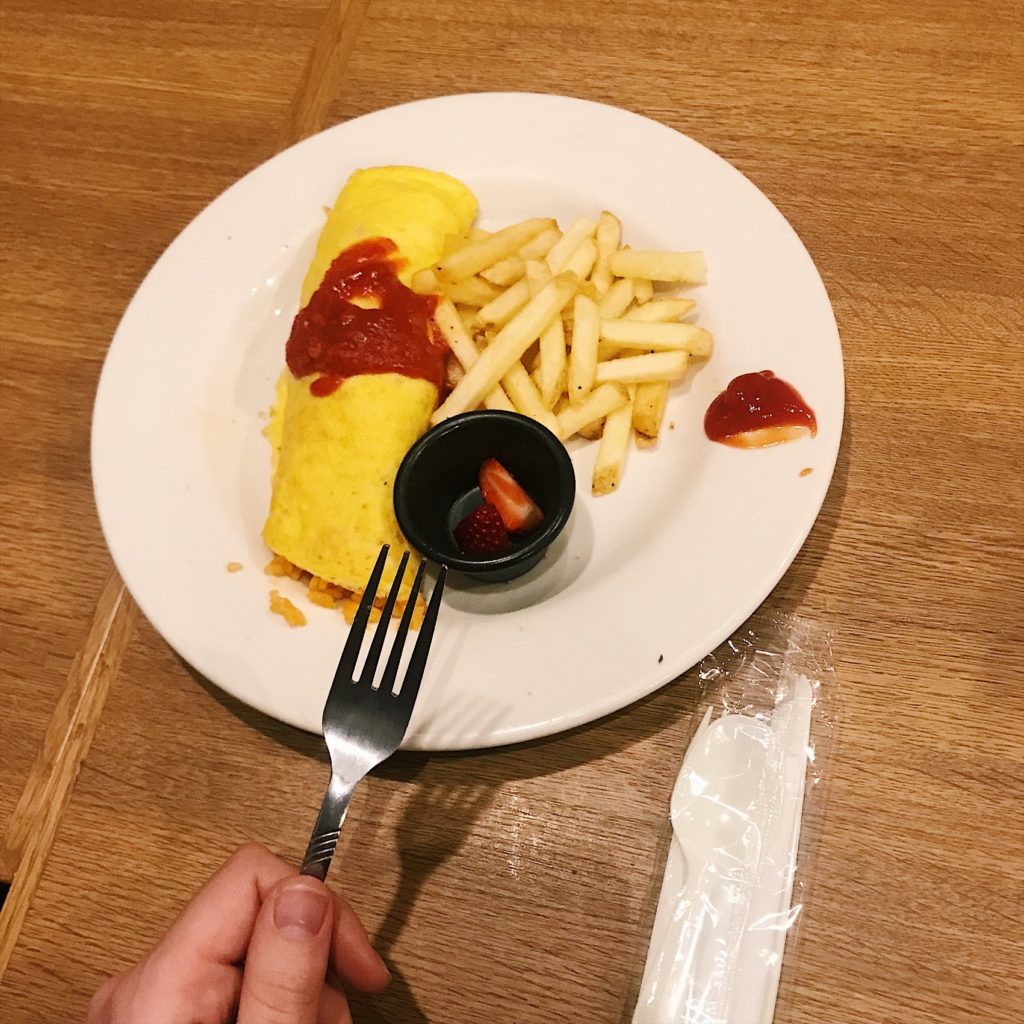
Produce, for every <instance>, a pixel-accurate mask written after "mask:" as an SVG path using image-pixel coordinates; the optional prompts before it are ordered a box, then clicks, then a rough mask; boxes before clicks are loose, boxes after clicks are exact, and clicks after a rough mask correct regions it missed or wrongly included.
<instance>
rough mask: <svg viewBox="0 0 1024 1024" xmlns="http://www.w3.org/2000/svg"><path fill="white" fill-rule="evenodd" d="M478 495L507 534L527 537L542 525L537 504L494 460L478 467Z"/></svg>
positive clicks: (541, 517) (542, 518) (541, 513)
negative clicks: (495, 514)
mask: <svg viewBox="0 0 1024 1024" xmlns="http://www.w3.org/2000/svg"><path fill="white" fill-rule="evenodd" d="M480 493H481V494H482V495H483V496H484V501H488V502H490V503H491V504H492V505H493V506H494V507H495V508H496V509H497V510H498V512H499V514H500V515H501V521H502V522H503V523H504V524H505V529H506V530H508V532H509V533H529V532H530V531H531V530H536V529H537V527H538V526H540V524H541V523H542V522H543V521H544V513H543V512H541V510H540V507H539V506H538V505H537V503H536V502H535V501H534V500H533V498H531V497H530V496H529V495H528V494H527V493H526V491H524V490H523V489H522V487H520V486H519V484H518V483H517V482H516V479H515V477H514V476H513V475H512V474H511V473H510V472H509V471H508V470H507V469H506V468H505V467H504V466H503V465H502V464H501V463H500V462H499V461H498V460H497V459H488V460H487V461H486V462H485V463H484V464H483V465H482V466H481V467H480Z"/></svg>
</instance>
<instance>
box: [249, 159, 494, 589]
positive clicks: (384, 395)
mask: <svg viewBox="0 0 1024 1024" xmlns="http://www.w3.org/2000/svg"><path fill="white" fill-rule="evenodd" d="M476 211H477V201H476V197H475V196H474V195H473V193H472V192H471V191H470V190H469V189H468V188H467V187H466V186H465V185H463V184H462V183H461V182H459V181H456V180H455V179H454V178H451V177H449V176H448V175H446V174H442V173H439V172H436V171H429V170H423V169H421V168H417V167H375V168H370V169H367V170H361V171H357V172H356V173H355V174H353V175H352V177H351V178H350V179H349V180H348V182H347V183H346V185H345V187H344V188H343V189H342V191H341V193H340V195H339V196H338V199H337V201H336V202H335V204H334V207H333V209H332V210H331V212H330V214H329V215H328V217H327V223H326V224H325V225H324V227H323V230H322V231H321V234H320V238H319V240H318V242H317V247H316V253H315V255H314V257H313V261H312V263H311V264H310V267H309V270H308V272H307V274H306V278H305V281H304V282H303V287H302V297H301V308H300V313H299V315H298V316H297V318H296V321H297V322H298V321H299V319H300V318H302V317H303V316H304V317H305V321H304V329H306V330H307V333H308V331H309V330H311V329H312V330H315V329H316V328H317V325H320V327H321V329H322V330H323V331H324V332H325V335H326V334H329V333H330V332H331V331H332V330H333V331H335V332H338V331H341V330H344V325H343V324H341V325H340V321H335V322H332V321H331V316H332V315H333V313H332V312H331V311H335V310H339V309H340V310H341V311H342V315H343V316H351V317H352V318H353V323H354V324H355V325H356V326H354V327H353V328H352V329H353V330H356V329H357V328H358V327H359V326H360V323H361V322H360V321H359V320H358V316H359V315H360V314H359V310H353V308H352V306H358V307H360V308H361V309H368V310H372V309H373V308H374V305H375V303H376V302H377V300H375V299H372V298H371V299H365V298H363V297H361V296H360V294H359V288H360V287H362V286H361V284H360V280H361V278H360V275H359V273H357V272H353V274H352V275H351V277H350V278H349V279H347V280H346V281H345V282H343V285H344V286H345V287H349V288H350V289H352V290H354V292H355V294H354V295H353V296H349V298H345V299H333V300H332V301H334V305H330V304H329V303H327V301H326V300H328V299H332V297H331V296H329V295H327V296H325V295H324V294H323V293H324V292H325V291H326V289H327V287H328V285H330V287H332V288H333V287H335V285H334V283H333V278H332V279H331V281H330V282H328V281H326V280H325V276H326V275H328V274H329V273H332V267H337V266H339V265H340V262H341V261H339V257H340V256H341V255H342V254H343V253H344V254H346V258H347V257H349V256H351V254H353V253H357V252H360V251H362V249H363V248H365V247H366V246H367V245H369V243H370V240H380V239H383V240H390V243H393V246H392V247H393V249H394V261H395V262H394V267H395V271H394V276H395V277H396V278H397V280H399V281H401V282H402V283H403V284H402V285H398V284H397V282H396V284H395V287H396V288H398V289H403V286H404V285H405V284H408V282H409V281H410V279H411V277H412V275H413V274H414V273H415V272H416V271H418V270H421V269H424V268H426V267H429V266H432V265H433V264H435V263H437V262H438V260H440V258H441V257H442V255H443V254H444V244H445V240H446V238H447V237H448V236H449V235H455V236H462V235H465V233H466V232H467V231H468V229H469V226H470V225H471V223H472V222H473V218H474V217H475V216H476ZM336 261H338V263H336ZM363 276H366V275H365V274H364V275H363ZM322 284H323V285H324V287H323V288H321V285H322ZM339 287H340V286H339ZM336 290H337V289H336ZM346 294H347V293H346ZM410 294H411V293H410ZM324 310H327V312H326V313H325V312H324ZM317 318H319V319H317ZM364 320H365V321H366V323H365V324H362V327H363V328H364V333H365V334H366V336H367V337H368V338H369V339H370V340H369V341H367V345H368V346H369V345H370V344H371V343H372V331H373V330H374V329H375V326H374V325H375V323H376V321H375V320H373V319H372V318H371V317H370V316H369V315H367V317H364ZM310 324H312V328H311V327H310V326H309V325H310ZM296 331H297V328H296V327H295V326H294V325H293V338H294V337H295V335H296ZM361 337H362V336H361V335H359V336H357V341H356V343H353V342H352V341H351V339H349V351H350V354H351V353H352V352H354V353H355V357H354V358H356V360H357V362H358V351H359V350H358V347H357V344H358V341H359V338H361ZM292 344H293V341H292V339H290V340H289V350H288V352H289V356H288V365H289V367H291V366H292V365H293V363H296V362H297V361H296V360H294V359H293V358H292V351H293V350H292V348H291V346H292ZM354 344H355V345H356V347H353V345H354ZM310 351H313V352H314V354H315V353H317V352H318V351H319V347H318V343H315V344H313V345H309V344H307V346H306V350H305V352H306V354H308V353H309V352H310ZM367 352H368V353H369V352H370V349H369V348H368V349H367ZM372 362H373V360H372V358H370V357H369V356H368V358H367V363H368V365H370V367H371V370H370V372H365V373H364V372H351V373H345V374H344V375H339V376H337V377H331V376H329V375H324V374H319V373H316V372H313V373H309V374H305V373H304V372H303V374H302V375H300V376H297V375H296V374H295V373H294V372H293V371H292V369H290V368H287V367H286V369H285V370H284V372H283V373H282V375H281V378H280V380H279V381H278V385H277V395H276V401H275V404H274V408H273V410H272V412H271V420H270V425H269V428H268V431H267V435H268V437H269V439H270V442H271V446H272V449H273V486H272V492H271V499H270V511H269V514H268V516H267V521H266V524H265V525H264V527H263V539H264V541H265V542H266V544H267V546H268V547H269V548H270V549H271V551H273V552H274V553H275V554H278V555H281V556H282V557H283V558H285V559H287V560H288V561H289V562H291V563H292V564H293V565H295V566H298V567H299V568H301V569H304V570H306V571H307V572H309V573H311V574H312V575H314V576H318V577H320V578H321V579H323V580H326V581H328V582H329V583H333V584H336V585H338V586H340V587H344V588H345V589H346V590H350V591H355V592H358V591H361V590H362V588H363V587H364V586H365V584H366V581H367V579H368V577H369V575H370V571H371V569H372V568H373V564H374V562H375V560H376V558H377V555H378V553H379V551H380V547H381V545H382V544H385V543H386V544H390V545H391V554H390V556H389V564H388V570H387V572H386V574H385V576H386V579H390V578H392V577H393V574H394V571H395V569H396V568H397V563H398V559H399V558H400V557H401V554H402V552H403V551H405V550H406V548H407V545H406V542H405V540H404V538H403V537H402V535H401V533H400V532H399V528H398V523H397V521H396V519H395V513H394V508H393V486H394V480H395V474H396V472H397V471H398V467H399V465H400V463H401V461H402V459H403V458H404V456H405V454H406V452H407V451H408V450H409V448H410V447H411V446H412V444H413V443H414V442H415V440H416V439H417V438H418V437H419V436H420V435H421V434H422V433H423V432H424V431H425V430H426V429H427V426H428V424H429V422H430V417H431V414H432V413H433V411H434V409H435V407H436V405H437V401H438V388H437V385H436V383H433V382H432V381H431V380H427V379H424V378H423V377H421V376H411V375H407V374H406V373H401V372H373V371H372Z"/></svg>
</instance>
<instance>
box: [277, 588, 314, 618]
mask: <svg viewBox="0 0 1024 1024" xmlns="http://www.w3.org/2000/svg"><path fill="white" fill-rule="evenodd" d="M270 610H271V611H272V612H273V613H274V614H275V615H280V616H281V618H283V619H284V621H285V622H287V623H288V625H289V626H304V625H305V624H306V616H305V615H303V614H302V612H301V611H300V610H299V609H298V608H296V607H295V605H293V604H292V603H291V601H289V600H288V598H287V597H282V595H281V593H280V592H279V591H277V590H272V591H271V592H270Z"/></svg>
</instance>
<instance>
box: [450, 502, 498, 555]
mask: <svg viewBox="0 0 1024 1024" xmlns="http://www.w3.org/2000/svg"><path fill="white" fill-rule="evenodd" d="M455 541H456V543H457V544H458V545H459V549H460V550H461V551H462V553H463V554H464V555H468V556H469V557H470V558H489V557H490V556H491V555H500V554H503V553H504V552H506V551H508V549H509V548H510V547H512V541H510V540H509V537H508V534H507V533H506V532H505V524H504V523H503V522H502V521H501V516H500V515H499V513H498V510H497V509H496V508H495V507H494V506H493V505H491V504H490V503H489V502H486V501H485V502H484V503H483V504H482V505H479V506H478V507H477V508H475V509H473V511H472V512H470V513H469V515H468V516H466V518H465V519H463V520H462V522H460V523H459V525H458V526H456V527H455Z"/></svg>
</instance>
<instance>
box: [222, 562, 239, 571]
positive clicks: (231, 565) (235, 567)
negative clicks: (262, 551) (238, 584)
mask: <svg viewBox="0 0 1024 1024" xmlns="http://www.w3.org/2000/svg"><path fill="white" fill-rule="evenodd" d="M224 568H225V569H227V571H228V572H241V571H242V563H241V562H228V564H227V565H225V566H224Z"/></svg>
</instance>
